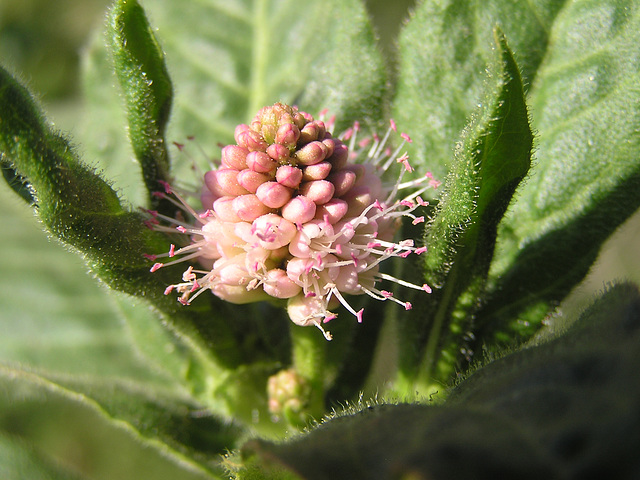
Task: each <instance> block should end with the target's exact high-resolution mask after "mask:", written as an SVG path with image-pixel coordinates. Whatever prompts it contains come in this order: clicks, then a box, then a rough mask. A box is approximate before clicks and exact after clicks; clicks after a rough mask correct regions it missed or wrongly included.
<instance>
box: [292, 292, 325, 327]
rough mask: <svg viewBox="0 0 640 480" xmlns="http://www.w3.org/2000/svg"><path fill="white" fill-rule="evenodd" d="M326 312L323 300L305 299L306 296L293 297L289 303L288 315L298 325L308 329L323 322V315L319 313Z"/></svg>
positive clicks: (315, 298)
mask: <svg viewBox="0 0 640 480" xmlns="http://www.w3.org/2000/svg"><path fill="white" fill-rule="evenodd" d="M323 310H324V305H323V304H322V303H321V299H319V298H317V297H309V298H305V296H304V295H302V294H300V295H296V296H295V297H291V298H290V299H289V301H288V302H287V313H288V314H289V318H291V321H292V322H293V323H295V324H296V325H300V326H301V327H308V326H309V325H315V324H316V323H319V322H321V321H322V317H323V315H322V314H321V313H319V312H322V311H323Z"/></svg>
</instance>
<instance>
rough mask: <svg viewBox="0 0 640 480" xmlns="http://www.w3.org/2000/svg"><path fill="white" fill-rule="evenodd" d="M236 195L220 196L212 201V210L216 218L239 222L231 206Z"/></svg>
mask: <svg viewBox="0 0 640 480" xmlns="http://www.w3.org/2000/svg"><path fill="white" fill-rule="evenodd" d="M236 198H238V197H221V198H219V199H217V200H216V201H215V202H213V210H214V211H215V212H216V214H217V215H218V218H219V219H220V220H222V221H225V222H239V221H240V217H238V214H237V213H236V210H235V208H234V207H233V201H234V200H235V199H236Z"/></svg>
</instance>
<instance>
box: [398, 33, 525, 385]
mask: <svg viewBox="0 0 640 480" xmlns="http://www.w3.org/2000/svg"><path fill="white" fill-rule="evenodd" d="M495 40H496V47H495V48H496V52H495V54H494V59H493V61H492V63H491V64H490V65H489V67H488V69H487V71H488V72H489V74H490V76H489V78H488V80H487V92H486V94H485V96H484V98H483V100H482V103H481V106H480V108H479V110H478V112H477V113H476V114H475V117H474V118H473V120H472V121H471V123H470V124H469V125H468V126H467V127H466V128H465V130H464V131H463V134H462V139H461V141H460V143H459V144H458V146H457V148H456V159H455V163H454V164H453V166H452V170H451V173H450V174H449V175H448V177H447V178H446V181H445V185H444V191H443V192H442V194H441V197H440V202H439V205H438V208H437V209H436V212H435V216H434V217H433V220H432V221H431V223H430V225H429V226H428V228H427V238H426V241H425V243H426V245H428V250H427V253H426V254H425V255H426V258H425V260H424V264H425V275H426V281H427V283H428V284H429V285H431V286H432V287H433V288H434V292H433V293H432V294H431V296H430V298H429V299H428V302H423V303H424V304H425V305H421V306H419V307H418V308H416V312H417V313H416V314H414V315H409V316H407V318H406V319H405V318H403V320H402V322H401V325H402V331H401V334H403V335H406V339H405V341H407V342H409V341H411V339H412V338H413V341H414V342H415V344H416V345H417V348H416V349H408V350H405V351H403V352H401V359H402V366H401V368H402V369H403V370H404V372H403V374H404V375H407V376H409V377H412V376H415V375H416V374H417V371H419V372H420V374H419V375H420V376H421V377H422V380H421V381H422V382H423V383H424V384H429V383H433V382H435V384H441V383H445V384H446V383H448V382H449V381H450V379H451V377H452V376H453V375H454V373H455V366H456V363H457V359H458V357H459V356H460V353H459V352H460V348H461V345H463V344H464V342H463V337H464V336H465V335H467V334H468V333H467V332H469V331H471V329H472V323H471V318H472V315H473V313H474V312H475V310H476V308H477V304H478V298H479V297H480V295H481V294H482V292H483V290H484V284H485V280H486V277H487V273H488V271H489V266H490V264H491V260H492V257H493V250H494V246H495V241H496V235H497V230H498V224H499V223H500V221H501V220H502V217H503V215H504V213H505V211H506V209H507V207H508V205H509V202H510V201H511V198H512V196H513V194H514V191H515V189H516V187H517V186H518V184H519V183H520V181H521V180H522V179H523V178H524V176H525V175H526V174H527V171H528V170H529V166H530V163H531V148H532V143H533V135H532V134H531V130H530V128H529V123H528V115H527V107H526V104H525V98H524V90H523V86H522V80H521V78H520V74H519V71H518V66H517V65H516V63H515V60H514V58H513V55H512V53H511V51H510V49H509V46H508V45H507V41H506V39H505V38H504V36H503V35H502V34H501V33H500V32H496V38H495ZM416 354H418V356H420V357H422V360H421V361H418V360H417V359H416ZM413 388H414V387H413V386H410V387H407V389H408V390H409V391H412V390H413Z"/></svg>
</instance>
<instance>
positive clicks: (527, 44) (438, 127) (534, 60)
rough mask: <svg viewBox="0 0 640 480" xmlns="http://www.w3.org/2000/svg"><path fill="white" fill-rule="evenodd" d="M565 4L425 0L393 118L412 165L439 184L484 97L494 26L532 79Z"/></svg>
mask: <svg viewBox="0 0 640 480" xmlns="http://www.w3.org/2000/svg"><path fill="white" fill-rule="evenodd" d="M565 3H566V0H538V1H530V2H513V1H511V0H488V1H481V0H462V1H460V0H447V1H444V2H443V1H434V0H424V1H423V2H421V3H420V5H419V7H418V8H416V10H415V13H414V14H413V16H412V17H411V19H410V21H409V22H408V23H407V26H406V27H405V28H404V30H403V32H402V34H401V36H400V40H399V44H400V48H399V55H400V71H399V75H398V87H397V92H396V99H395V102H394V110H393V115H394V118H395V119H396V121H397V122H398V126H399V127H400V128H402V129H403V130H405V131H406V132H408V133H409V134H410V135H411V137H412V138H413V140H414V141H413V143H412V144H411V145H410V149H409V154H410V155H411V157H412V159H413V162H414V163H415V164H416V165H423V166H424V168H427V169H429V170H432V171H433V172H434V174H435V175H436V176H437V177H440V178H443V177H444V176H445V174H446V173H447V172H448V170H449V167H450V165H451V164H452V161H453V152H454V148H455V144H456V142H457V141H458V138H459V135H460V131H461V130H462V129H463V128H464V126H465V125H466V123H467V119H468V117H469V115H471V113H472V112H473V111H475V110H476V108H477V103H478V101H480V97H481V95H482V91H483V81H484V80H483V77H484V70H485V68H486V66H487V64H488V63H489V62H490V61H491V57H492V54H491V38H492V30H493V28H494V27H495V26H496V25H497V26H499V28H500V29H501V30H502V31H503V32H504V34H505V36H506V37H507V39H508V40H509V46H510V47H511V49H512V51H513V52H514V56H515V58H516V60H517V62H518V65H519V67H520V69H521V71H522V80H523V84H524V86H525V91H526V90H527V87H528V86H529V85H530V84H531V83H532V82H533V81H534V80H535V78H536V75H537V70H538V68H539V66H540V64H541V62H542V61H543V59H544V55H545V53H546V48H547V45H548V43H549V30H550V29H551V26H552V25H553V22H554V20H555V18H556V16H557V15H558V12H559V11H560V10H561V9H562V7H563V5H564V4H565Z"/></svg>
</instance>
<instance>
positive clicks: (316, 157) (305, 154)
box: [294, 141, 328, 165]
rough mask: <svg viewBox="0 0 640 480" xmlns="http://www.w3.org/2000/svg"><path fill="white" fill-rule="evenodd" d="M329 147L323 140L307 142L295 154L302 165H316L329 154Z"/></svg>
mask: <svg viewBox="0 0 640 480" xmlns="http://www.w3.org/2000/svg"><path fill="white" fill-rule="evenodd" d="M327 151H328V150H327V147H326V146H325V145H324V143H322V142H318V141H315V142H311V143H308V144H306V145H305V146H304V147H302V148H301V149H300V150H298V151H296V153H295V154H294V156H295V158H296V159H298V162H300V163H301V164H302V165H315V164H316V163H320V162H321V161H322V160H324V158H325V157H326V156H327Z"/></svg>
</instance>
